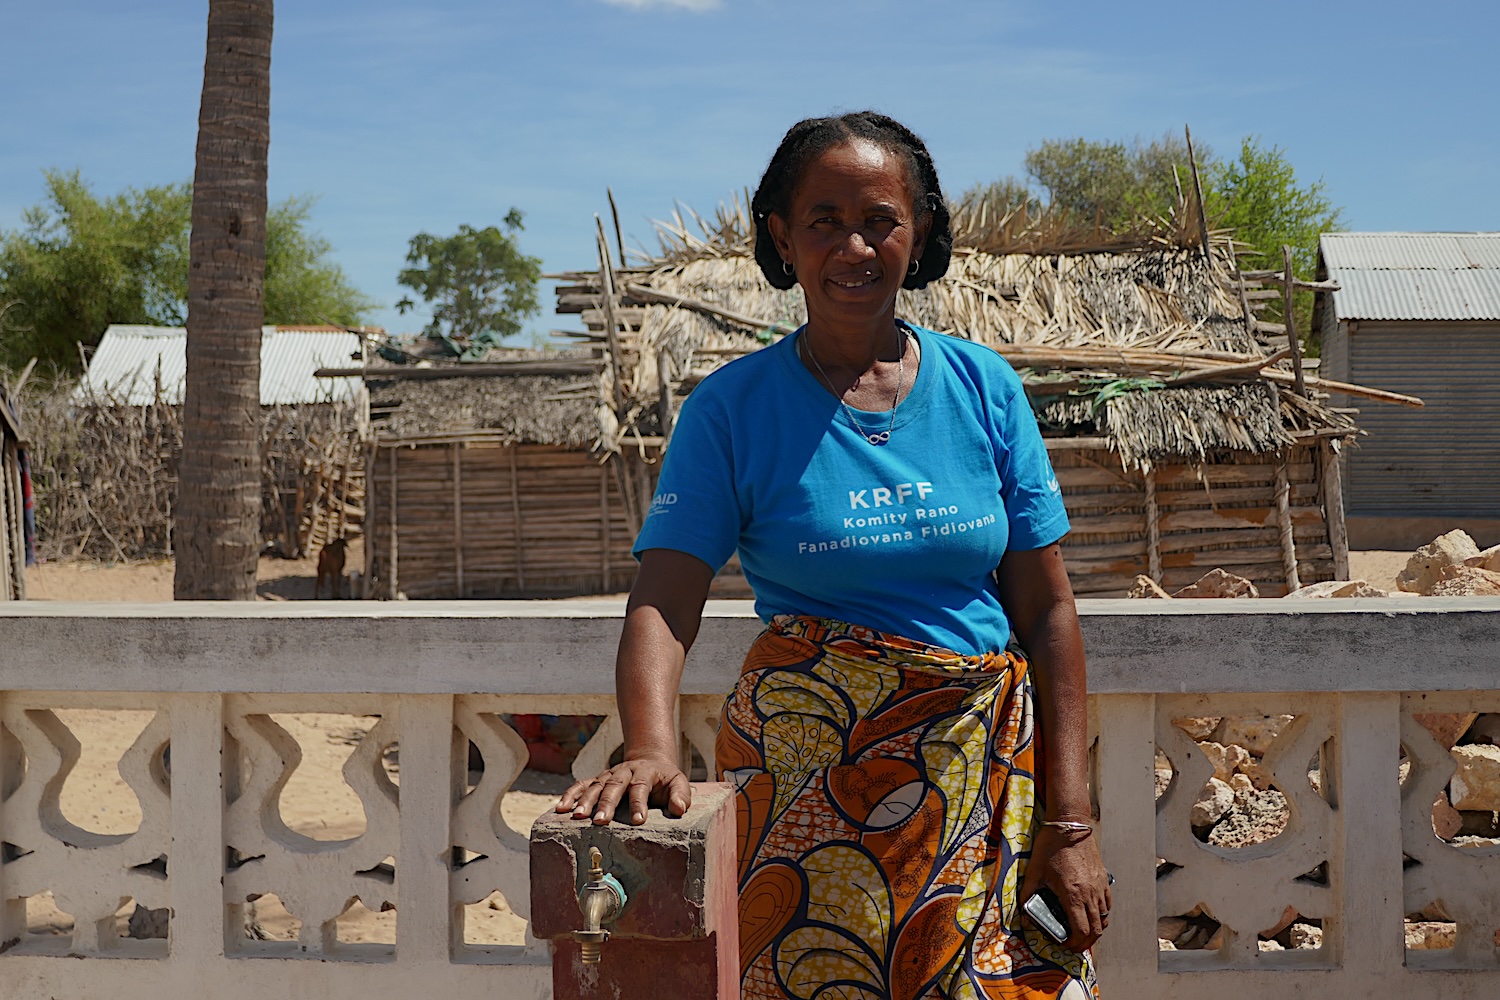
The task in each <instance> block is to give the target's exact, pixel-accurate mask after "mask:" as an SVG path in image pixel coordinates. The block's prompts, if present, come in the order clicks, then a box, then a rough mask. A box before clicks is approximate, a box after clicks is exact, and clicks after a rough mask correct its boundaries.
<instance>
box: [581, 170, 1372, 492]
mask: <svg viewBox="0 0 1500 1000" xmlns="http://www.w3.org/2000/svg"><path fill="white" fill-rule="evenodd" d="M986 211H987V208H986V207H985V206H984V205H968V206H964V205H960V206H957V207H956V211H955V227H954V228H955V234H956V243H957V246H956V248H955V251H954V255H953V262H952V265H951V267H950V268H949V270H948V273H947V275H946V276H944V277H943V278H942V279H940V280H938V281H935V282H933V283H932V284H931V285H929V286H928V287H927V288H926V289H923V290H921V291H915V292H912V291H903V292H902V293H901V295H900V299H899V300H898V304H897V310H898V313H899V314H900V315H901V316H903V317H904V318H906V319H908V320H910V321H911V322H913V323H916V324H919V325H921V326H925V327H928V328H931V329H934V330H937V331H939V332H942V333H948V334H952V335H955V336H960V337H965V338H967V339H970V340H974V341H977V342H979V343H984V344H989V345H990V346H992V347H995V348H996V349H997V350H999V351H1001V353H1003V354H1005V355H1006V356H1007V357H1009V358H1010V359H1011V361H1012V363H1013V364H1015V365H1016V367H1017V368H1018V369H1019V370H1020V372H1021V374H1022V377H1023V379H1024V380H1025V381H1026V382H1027V384H1028V388H1029V389H1030V390H1031V396H1032V399H1033V405H1034V406H1035V407H1036V409H1037V411H1038V416H1039V418H1040V420H1041V422H1042V424H1043V426H1044V427H1045V428H1047V429H1049V431H1051V432H1054V433H1064V434H1069V435H1075V436H1077V435H1100V436H1103V437H1105V438H1106V439H1108V440H1109V442H1110V444H1111V446H1112V447H1113V448H1114V449H1115V450H1116V451H1117V452H1118V454H1119V455H1120V458H1121V460H1122V462H1124V463H1125V464H1126V465H1129V466H1139V465H1149V464H1153V463H1159V462H1162V461H1165V460H1167V459H1175V460H1181V459H1184V458H1186V459H1189V460H1202V459H1204V458H1205V457H1207V456H1208V455H1210V454H1213V453H1215V452H1226V451H1245V452H1252V453H1263V452H1269V451H1275V450H1277V449H1280V448H1282V447H1284V446H1285V445H1287V444H1289V443H1291V442H1292V441H1293V440H1295V439H1296V438H1298V437H1306V436H1311V435H1316V436H1343V435H1349V434H1354V433H1357V430H1356V428H1355V426H1354V424H1353V422H1352V420H1351V419H1350V418H1349V417H1348V416H1347V415H1346V414H1343V413H1338V412H1335V411H1333V410H1331V409H1329V408H1328V407H1327V406H1325V405H1324V404H1323V402H1322V401H1320V400H1319V399H1318V395H1317V394H1316V393H1314V394H1312V398H1302V397H1298V396H1295V395H1294V394H1293V393H1291V392H1286V391H1280V390H1278V389H1277V388H1276V387H1275V386H1274V385H1273V384H1272V383H1271V382H1270V381H1268V380H1267V379H1269V378H1272V377H1273V376H1275V377H1276V378H1277V379H1278V380H1282V381H1287V380H1290V379H1291V373H1290V372H1289V371H1281V372H1273V373H1270V374H1267V375H1264V376H1263V375H1261V374H1260V373H1259V372H1258V371H1257V370H1256V369H1257V368H1258V365H1257V364H1256V363H1255V362H1257V361H1262V360H1265V361H1269V360H1270V359H1271V357H1272V354H1273V350H1274V348H1273V347H1272V345H1271V344H1270V343H1269V342H1268V341H1267V340H1266V339H1265V338H1263V337H1262V336H1261V335H1260V334H1259V333H1258V332H1257V330H1258V327H1257V325H1256V323H1255V321H1254V319H1253V317H1251V318H1250V319H1248V320H1247V317H1246V315H1245V311H1244V309H1243V306H1242V301H1243V300H1242V299H1241V298H1240V288H1241V285H1240V282H1239V280H1238V269H1237V265H1236V260H1235V249H1236V248H1235V245H1234V243H1233V242H1232V241H1231V240H1230V239H1229V238H1228V237H1227V236H1226V235H1224V234H1211V238H1210V242H1209V251H1208V252H1207V253H1205V252H1204V250H1203V247H1202V245H1201V242H1200V243H1198V244H1196V245H1195V244H1194V242H1193V241H1194V239H1196V238H1197V236H1196V234H1197V232H1198V231H1199V230H1198V228H1197V226H1196V220H1195V218H1189V219H1188V223H1189V224H1187V225H1184V224H1179V223H1178V222H1177V221H1174V220H1159V222H1158V223H1157V224H1147V223H1143V224H1142V226H1141V227H1139V230H1138V231H1137V232H1135V233H1133V234H1127V235H1126V236H1120V235H1118V234H1102V233H1101V232H1100V231H1099V230H1098V228H1097V227H1094V228H1090V227H1082V226H1078V225H1076V224H1074V223H1073V222H1070V221H1069V220H1067V219H1062V218H1058V217H1056V216H1048V215H1046V214H1045V213H1043V214H1042V215H1041V216H1036V217H1027V216H1025V213H1024V212H1010V213H1004V214H1000V215H998V216H987V215H985V214H984V213H985V212H986ZM692 218H693V219H694V221H695V223H696V225H697V227H698V232H697V233H696V234H695V233H694V232H692V231H691V230H690V229H689V227H688V225H687V224H686V223H685V222H684V220H683V219H682V217H681V214H680V213H679V214H678V215H677V216H676V217H675V218H674V220H673V221H672V222H667V223H661V224H659V238H660V241H661V249H660V252H659V253H658V255H657V256H655V257H654V258H651V259H648V260H646V261H645V262H644V265H643V266H637V267H632V268H631V269H630V270H629V271H621V272H618V273H617V274H615V275H614V281H615V283H616V285H617V286H618V287H619V288H620V289H621V293H622V296H623V298H622V303H621V309H620V310H619V311H620V312H622V313H627V314H629V315H628V316H625V317H621V319H622V321H623V322H625V323H626V325H627V327H630V326H633V327H634V329H633V330H632V331H631V332H630V333H629V334H626V335H624V337H623V339H621V340H620V341H619V342H618V344H619V348H620V353H621V359H620V364H619V365H618V369H619V370H618V376H619V379H620V382H621V384H622V391H623V395H624V400H625V402H624V405H622V406H621V407H620V411H619V412H620V416H621V419H620V426H621V429H622V431H624V430H627V429H629V428H631V427H632V426H635V425H636V423H637V422H638V421H644V422H648V423H650V422H654V421H655V420H656V419H657V414H658V401H659V398H660V395H661V387H660V379H659V371H660V366H659V364H658V363H657V356H658V355H660V354H662V353H665V354H666V355H667V356H668V357H670V359H671V366H670V367H671V369H672V370H674V371H675V372H676V375H675V377H672V376H669V377H672V380H673V381H674V382H680V383H681V386H682V387H683V388H687V389H690V388H691V386H692V385H694V384H696V382H697V381H698V380H700V379H701V378H702V376H703V375H704V374H706V373H707V372H708V371H710V370H712V369H713V368H715V367H717V366H718V365H720V364H722V363H724V362H725V361H727V360H729V359H731V358H733V357H735V356H737V355H740V354H744V353H748V352H750V351H753V350H757V349H759V348H760V347H761V346H763V345H764V343H766V342H768V341H769V340H771V339H773V338H774V337H775V336H778V335H780V334H781V333H783V332H785V331H786V330H790V329H794V328H795V327H796V326H798V325H800V324H801V323H802V322H803V320H804V319H805V316H806V312H805V307H804V304H803V300H802V296H801V289H800V288H797V287H794V288H792V289H791V290H789V291H785V292H783V291H778V290H776V289H774V288H772V287H771V286H770V285H769V284H767V283H766V281H765V279H764V277H763V276H762V275H761V272H760V268H759V266H758V265H757V264H756V262H755V260H754V259H753V257H752V256H751V251H752V233H753V230H752V229H751V226H750V222H749V218H748V215H747V213H746V211H745V208H744V202H742V201H740V200H739V199H735V200H733V201H732V202H730V203H729V204H727V205H721V206H720V208H719V210H718V212H717V214H716V215H715V216H714V217H712V218H711V219H703V218H701V217H699V216H696V215H693V216H692ZM1175 218H1176V219H1182V218H1184V214H1183V213H1181V212H1180V213H1179V214H1178V215H1177V216H1176V217H1175ZM1105 236H1108V240H1109V241H1112V242H1108V241H1106V240H1105V238H1104V237H1105ZM976 244H977V245H976ZM1106 246H1107V247H1108V248H1105V247H1106ZM1007 248H1008V249H1007ZM1001 249H1006V250H1007V252H999V251H1000V250H1001ZM564 278H565V280H569V281H571V282H573V284H571V285H568V286H566V287H564V288H560V289H559V294H560V296H564V295H568V296H571V301H574V302H578V301H580V300H582V299H587V293H588V291H589V289H590V288H592V289H594V290H595V292H597V288H598V275H597V274H590V273H588V272H577V273H572V274H569V275H566V276H564ZM591 282H592V284H591ZM673 303H675V304H673ZM580 309H581V311H584V312H585V319H586V321H590V320H591V316H590V315H589V313H588V310H587V309H583V308H582V307H580ZM747 317H753V318H755V319H756V320H758V321H759V323H758V324H755V325H752V324H751V323H748V322H746V318H747ZM590 325H591V326H593V327H594V328H595V330H596V331H597V330H599V329H602V327H601V326H600V325H599V316H598V315H597V314H595V315H593V316H592V321H591V322H590ZM582 336H583V337H584V338H585V339H590V340H592V341H593V342H595V343H597V344H600V345H601V347H602V346H603V342H604V341H605V340H606V339H607V338H605V337H604V336H603V335H602V334H600V333H598V332H593V333H589V334H584V335H582ZM1247 362H1248V363H1249V367H1248V370H1245V366H1246V363H1247ZM1236 367H1238V368H1240V369H1241V370H1238V371H1235V370H1234V369H1235V368H1236ZM1205 368H1214V369H1216V370H1218V371H1220V372H1222V373H1223V374H1220V375H1215V374H1214V372H1205V371H1204V369H1205ZM1177 378H1180V379H1182V380H1183V381H1184V382H1191V383H1192V384H1181V385H1174V384H1171V383H1172V382H1173V380H1174V379H1177ZM642 432H643V433H644V431H642Z"/></svg>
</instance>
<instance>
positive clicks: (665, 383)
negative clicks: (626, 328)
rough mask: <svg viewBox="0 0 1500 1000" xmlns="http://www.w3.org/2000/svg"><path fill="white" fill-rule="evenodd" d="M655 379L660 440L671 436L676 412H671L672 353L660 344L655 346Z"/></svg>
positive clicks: (665, 439)
mask: <svg viewBox="0 0 1500 1000" xmlns="http://www.w3.org/2000/svg"><path fill="white" fill-rule="evenodd" d="M656 380H657V381H658V382H659V383H661V398H660V403H659V404H658V405H659V406H660V416H661V439H662V442H663V443H665V442H666V441H668V440H670V439H671V437H672V423H673V421H674V420H675V419H676V414H674V413H673V412H672V355H671V352H669V351H667V350H666V349H665V348H664V347H663V346H662V345H660V344H658V345H657V348H656Z"/></svg>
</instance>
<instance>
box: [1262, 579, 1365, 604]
mask: <svg viewBox="0 0 1500 1000" xmlns="http://www.w3.org/2000/svg"><path fill="white" fill-rule="evenodd" d="M1389 596H1390V595H1389V594H1387V593H1386V592H1385V591H1383V590H1381V589H1380V588H1379V587H1372V586H1370V584H1369V583H1368V582H1366V581H1364V580H1325V581H1323V582H1322V583H1312V584H1308V585H1307V586H1306V587H1303V588H1302V589H1301V590H1294V591H1292V592H1291V593H1290V594H1287V595H1286V597H1287V598H1292V597H1299V598H1312V597H1389ZM1285 599H1286V598H1283V600H1285Z"/></svg>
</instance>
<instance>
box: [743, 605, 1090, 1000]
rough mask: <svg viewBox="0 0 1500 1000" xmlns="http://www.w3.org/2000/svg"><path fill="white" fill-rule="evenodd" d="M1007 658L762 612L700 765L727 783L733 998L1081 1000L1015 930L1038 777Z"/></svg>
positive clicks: (1022, 692) (1056, 958) (1026, 696)
mask: <svg viewBox="0 0 1500 1000" xmlns="http://www.w3.org/2000/svg"><path fill="white" fill-rule="evenodd" d="M1039 752H1040V747H1039V746H1038V745H1037V743H1036V722H1035V715H1034V713H1033V686H1032V681H1031V678H1030V676H1029V675H1028V672H1027V663H1026V659H1025V658H1024V656H1022V655H1021V654H1020V653H1018V652H1015V651H1007V652H1004V653H989V654H985V655H982V656H962V655H960V654H958V653H955V652H953V651H952V650H947V649H941V648H938V647H933V646H927V645H925V644H923V643H919V642H914V641H912V640H909V639H903V638H900V637H898V636H891V635H887V634H884V633H881V632H877V631H874V630H872V629H867V628H861V627H858V626H852V625H848V624H844V623H842V622H835V621H830V620H828V619H823V618H808V617H794V616H779V617H777V618H775V619H773V620H772V622H771V624H770V626H769V627H768V628H767V629H766V630H765V631H764V632H762V633H761V635H760V636H759V638H757V639H756V641H755V644H754V645H753V646H752V647H751V649H750V653H749V655H748V656H747V657H746V659H745V665H744V669H743V672H742V674H741V676H740V680H739V683H738V684H737V685H736V687H735V689H734V691H733V692H732V693H731V694H730V696H729V700H728V702H727V703H726V705H725V709H724V714H723V717H722V721H721V723H720V727H719V735H718V741H717V744H716V754H717V758H718V768H719V771H720V774H721V776H722V779H723V780H725V781H730V782H733V783H734V784H735V785H736V787H737V788H738V794H737V796H736V802H735V805H736V811H737V820H738V836H739V883H740V963H741V970H742V971H741V987H742V990H741V996H742V997H745V998H747V1000H751V998H776V1000H782V998H788V997H795V998H798V1000H935V998H945V1000H946V998H952V1000H991V998H1005V1000H1012V998H1014V1000H1030V998H1040V997H1061V998H1064V1000H1085V998H1096V997H1097V996H1098V989H1097V986H1096V985H1095V979H1094V969H1093V963H1092V961H1091V959H1090V958H1089V956H1088V955H1087V954H1083V955H1079V954H1075V953H1073V952H1069V951H1065V950H1064V949H1062V948H1060V947H1058V946H1057V945H1055V944H1053V943H1052V942H1051V941H1049V940H1047V939H1046V938H1044V937H1042V936H1041V935H1040V934H1038V933H1037V931H1036V930H1035V929H1034V928H1032V927H1031V926H1030V924H1029V923H1028V924H1025V925H1023V924H1022V922H1021V919H1020V911H1019V907H1018V900H1017V895H1018V893H1019V890H1020V885H1021V880H1022V876H1023V875H1024V873H1025V868H1026V861H1027V858H1028V857H1029V855H1030V851H1031V843H1032V836H1033V834H1034V832H1035V822H1036V817H1035V808H1034V805H1035V803H1036V802H1037V801H1038V799H1039V798H1040V797H1041V788H1040V785H1041V780H1042V778H1041V775H1042V768H1041V767H1040V762H1039V759H1038V758H1039Z"/></svg>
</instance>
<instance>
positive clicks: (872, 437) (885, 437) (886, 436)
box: [865, 431, 891, 448]
mask: <svg viewBox="0 0 1500 1000" xmlns="http://www.w3.org/2000/svg"><path fill="white" fill-rule="evenodd" d="M890 439H891V432H890V431H881V432H879V433H878V434H866V435H865V440H866V441H868V442H870V443H871V444H873V445H874V446H875V447H877V448H878V447H880V446H881V445H883V444H886V443H887V442H889V441H890Z"/></svg>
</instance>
